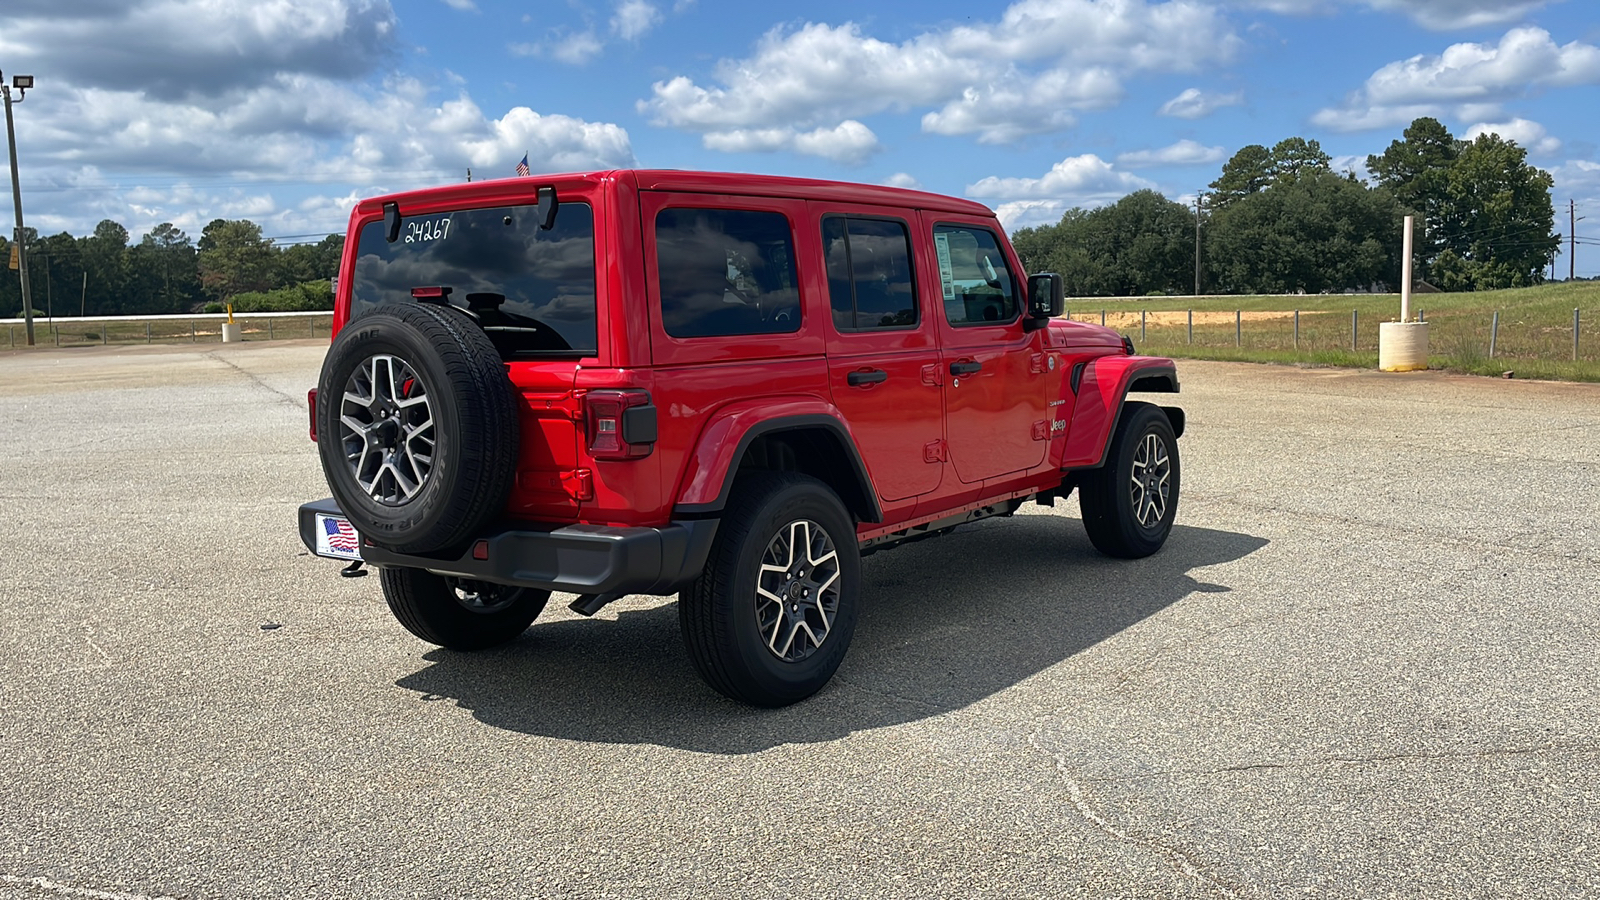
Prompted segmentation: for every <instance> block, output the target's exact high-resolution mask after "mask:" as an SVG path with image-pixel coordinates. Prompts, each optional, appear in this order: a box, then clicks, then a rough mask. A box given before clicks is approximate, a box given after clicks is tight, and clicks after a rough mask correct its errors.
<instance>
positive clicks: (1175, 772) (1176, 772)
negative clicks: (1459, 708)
mask: <svg viewBox="0 0 1600 900" xmlns="http://www.w3.org/2000/svg"><path fill="white" fill-rule="evenodd" d="M1539 753H1600V744H1581V743H1578V744H1538V745H1534V746H1531V747H1500V748H1496V749H1493V750H1441V751H1435V752H1420V751H1419V752H1412V753H1374V754H1369V755H1365V756H1325V757H1322V758H1321V759H1311V760H1304V761H1301V762H1281V763H1280V762H1252V763H1239V764H1238V765H1232V766H1222V767H1220V768H1216V769H1170V770H1167V771H1162V772H1146V773H1144V774H1140V775H1118V776H1115V777H1111V778H1085V779H1084V780H1085V781H1087V782H1091V783H1094V784H1116V783H1119V782H1124V781H1143V780H1147V779H1151V778H1173V777H1185V776H1187V777H1195V778H1204V777H1206V776H1209V775H1226V774H1228V773H1231V772H1260V771H1269V770H1296V769H1315V768H1328V767H1331V766H1336V765H1376V764H1378V763H1386V762H1397V761H1405V760H1441V759H1497V758H1501V757H1507V756H1531V755H1534V754H1539Z"/></svg>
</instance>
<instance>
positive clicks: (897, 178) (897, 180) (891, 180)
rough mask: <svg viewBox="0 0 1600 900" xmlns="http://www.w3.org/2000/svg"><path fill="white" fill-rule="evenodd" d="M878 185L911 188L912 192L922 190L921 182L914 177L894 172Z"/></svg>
mask: <svg viewBox="0 0 1600 900" xmlns="http://www.w3.org/2000/svg"><path fill="white" fill-rule="evenodd" d="M878 183H879V184H886V185H888V186H889V187H897V188H911V189H913V190H921V189H922V182H920V181H918V180H917V179H916V177H915V176H913V175H910V174H908V173H906V172H896V173H894V174H893V175H890V176H889V177H888V178H885V179H883V180H882V181H880V182H878Z"/></svg>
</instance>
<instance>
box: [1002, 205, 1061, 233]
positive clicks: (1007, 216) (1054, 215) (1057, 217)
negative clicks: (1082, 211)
mask: <svg viewBox="0 0 1600 900" xmlns="http://www.w3.org/2000/svg"><path fill="white" fill-rule="evenodd" d="M1072 206H1073V204H1071V203H1068V202H1066V201H1063V200H1013V201H1011V202H1009V203H1002V204H1000V205H999V206H996V207H995V208H994V214H995V217H996V218H998V219H999V220H1000V227H1002V228H1004V229H1005V230H1006V232H1007V233H1008V234H1010V233H1015V232H1016V230H1017V229H1019V228H1034V227H1037V226H1039V225H1054V224H1056V223H1057V222H1059V221H1061V216H1062V214H1063V213H1065V212H1066V211H1067V210H1068V209H1071V208H1072Z"/></svg>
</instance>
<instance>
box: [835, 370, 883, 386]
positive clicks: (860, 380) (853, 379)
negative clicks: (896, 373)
mask: <svg viewBox="0 0 1600 900" xmlns="http://www.w3.org/2000/svg"><path fill="white" fill-rule="evenodd" d="M844 380H845V381H846V382H847V383H849V385H850V386H851V387H861V386H862V385H864V384H881V383H883V382H885V381H888V380H889V373H888V372H885V371H884V370H882V369H868V370H867V371H865V372H851V373H850V374H849V375H846V376H845V377H844Z"/></svg>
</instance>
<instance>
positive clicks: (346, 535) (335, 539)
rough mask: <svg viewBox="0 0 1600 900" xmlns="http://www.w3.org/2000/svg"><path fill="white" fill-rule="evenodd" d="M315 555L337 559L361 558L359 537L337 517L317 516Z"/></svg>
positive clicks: (345, 521)
mask: <svg viewBox="0 0 1600 900" xmlns="http://www.w3.org/2000/svg"><path fill="white" fill-rule="evenodd" d="M317 555H318V556H333V557H337V558H339V559H360V558H361V536H360V535H358V534H356V530H355V529H354V528H351V527H350V522H349V521H348V520H346V519H342V518H340V517H339V516H325V515H322V514H321V513H318V514H317Z"/></svg>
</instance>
